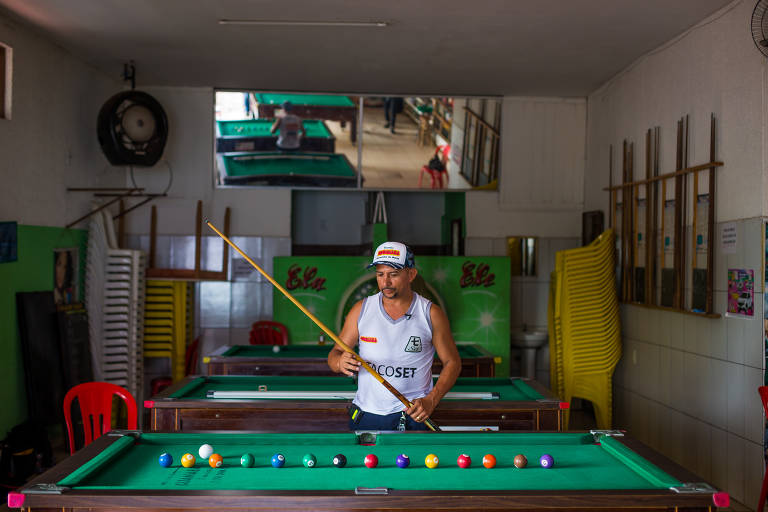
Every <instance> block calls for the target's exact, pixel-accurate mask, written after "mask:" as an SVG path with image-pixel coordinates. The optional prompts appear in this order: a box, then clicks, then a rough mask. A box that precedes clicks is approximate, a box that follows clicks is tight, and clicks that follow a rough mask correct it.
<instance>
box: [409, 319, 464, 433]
mask: <svg viewBox="0 0 768 512" xmlns="http://www.w3.org/2000/svg"><path fill="white" fill-rule="evenodd" d="M429 316H430V319H431V320H432V345H433V346H434V347H435V351H436V352H437V357H439V358H440V361H441V362H442V363H443V369H442V370H441V371H440V377H439V378H438V379H437V382H436V383H435V387H434V388H432V391H430V392H429V394H428V395H427V396H425V397H424V398H418V399H416V400H414V401H413V407H411V408H410V409H408V410H407V411H406V413H408V414H409V415H410V416H412V417H413V419H415V420H416V421H424V420H425V419H427V418H428V417H429V416H430V415H431V414H432V412H434V410H435V408H436V407H437V404H438V403H440V400H442V398H443V397H444V396H445V394H446V393H448V391H450V390H451V388H452V387H453V385H454V384H455V383H456V379H457V378H458V377H459V373H461V357H460V356H459V351H458V349H457V348H456V343H455V342H454V341H453V334H451V326H450V323H449V322H448V317H447V316H446V315H445V313H444V312H443V310H442V309H440V308H439V307H437V306H436V305H435V304H432V307H431V308H430V310H429Z"/></svg>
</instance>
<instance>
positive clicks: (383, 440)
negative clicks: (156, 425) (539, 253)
mask: <svg viewBox="0 0 768 512" xmlns="http://www.w3.org/2000/svg"><path fill="white" fill-rule="evenodd" d="M204 443H208V444H211V445H212V446H213V448H214V452H215V453H218V454H220V455H221V456H222V457H223V458H224V464H223V466H222V467H221V468H217V469H213V468H211V467H209V466H208V464H207V461H204V460H198V461H197V462H196V464H195V466H194V467H192V468H183V467H181V465H180V461H181V457H182V455H183V454H185V453H192V454H194V455H195V456H196V457H197V452H198V448H199V447H200V445H202V444H204ZM163 452H168V453H170V454H171V456H172V457H173V464H172V466H171V467H168V468H164V467H161V466H160V465H159V464H158V457H159V456H160V454H162V453H163ZM245 453H251V454H253V455H254V457H255V459H256V464H255V466H254V467H252V468H243V467H241V466H240V457H241V456H242V455H243V454H245ZM277 453H281V454H283V455H284V456H285V458H286V462H285V466H284V467H282V468H273V467H271V464H270V460H271V458H272V456H273V455H274V454H277ZM307 453H312V454H314V455H315V456H316V457H317V465H316V466H315V467H314V468H311V469H309V468H305V467H303V465H302V462H301V460H302V457H303V456H304V455H305V454H307ZM338 453H341V454H344V455H345V456H346V458H347V466H346V467H345V468H336V467H334V466H333V464H332V462H331V461H332V459H333V456H334V455H336V454H338ZM369 453H372V454H375V455H376V456H377V457H378V458H379V465H378V467H376V468H374V469H369V468H366V467H365V466H364V465H363V459H364V457H365V455H367V454H369ZM401 453H404V454H406V455H408V456H409V458H410V460H411V464H410V466H409V467H408V468H406V469H401V468H398V467H397V466H396V464H395V459H396V457H397V455H399V454H401ZM430 453H433V454H435V455H437V456H438V458H439V460H440V464H439V466H438V467H437V468H435V469H428V468H426V467H425V465H424V459H425V457H426V456H427V455H428V454H430ZM488 453H490V454H493V455H494V456H495V457H496V459H497V466H496V467H495V468H493V469H486V468H484V467H483V466H482V458H483V456H484V455H485V454H488ZM545 453H547V454H549V455H551V456H552V457H553V458H554V466H553V467H552V468H550V469H544V468H541V467H540V466H539V465H538V459H539V457H540V456H541V455H542V454H545ZM460 454H467V455H469V456H470V457H471V459H472V466H471V467H470V468H468V469H460V468H459V467H458V466H457V465H456V459H457V458H458V456H459V455H460ZM517 454H523V455H525V456H526V457H527V458H528V461H529V465H528V467H526V468H523V469H519V468H515V467H514V465H513V459H514V457H515V455H517ZM58 485H60V486H66V487H71V488H73V489H104V490H106V489H147V490H216V491H234V490H291V489H297V490H351V489H354V488H355V487H387V488H390V489H403V490H406V489H414V490H425V489H435V490H440V489H450V490H528V491H530V490H534V491H535V490H603V489H667V488H669V487H670V486H675V485H680V482H679V481H677V480H675V479H674V478H673V477H671V476H670V475H668V474H667V473H665V472H664V471H662V470H661V469H659V468H658V467H656V466H655V465H654V464H652V463H651V462H649V461H648V460H646V459H644V458H643V457H641V456H640V455H638V454H637V453H635V452H634V451H633V450H631V449H629V448H627V447H626V446H625V445H624V444H622V443H620V442H619V441H617V440H615V439H613V438H610V437H602V438H601V439H600V442H599V444H596V443H595V438H593V436H592V435H591V434H582V433H539V432H536V433H498V432H494V433H479V432H475V433H471V434H466V433H430V434H407V433H383V434H378V435H377V436H376V439H375V440H373V444H372V445H362V444H361V443H360V441H359V439H358V436H357V435H356V434H354V433H342V434H325V433H321V434H318V433H312V434H244V433H200V434H185V433H173V434H142V435H140V436H139V437H138V438H137V439H134V437H132V436H130V435H127V436H124V437H121V438H120V439H118V440H117V441H115V442H114V443H112V444H111V445H110V446H109V447H107V448H106V449H104V450H103V451H101V452H100V453H99V454H98V455H97V456H96V457H94V458H93V459H91V460H90V461H89V462H87V463H86V464H84V465H83V466H81V467H80V468H79V469H77V470H75V471H74V472H72V473H71V474H69V475H68V476H67V477H65V478H64V479H63V480H60V481H59V482H58ZM640 505H642V503H640Z"/></svg>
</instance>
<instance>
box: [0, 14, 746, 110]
mask: <svg viewBox="0 0 768 512" xmlns="http://www.w3.org/2000/svg"><path fill="white" fill-rule="evenodd" d="M730 2H731V0H674V1H670V0H621V1H617V0H479V1H478V0H475V1H468V0H439V1H437V0H407V1H406V0H378V1H371V0H132V1H126V0H0V8H5V9H7V10H8V11H11V13H12V14H11V17H14V18H16V19H19V18H20V19H22V20H23V21H24V22H25V23H29V24H31V25H34V26H36V27H38V28H39V29H40V30H41V31H42V32H44V33H47V34H48V35H49V37H50V38H51V39H52V40H54V41H56V42H57V44H59V45H61V46H62V47H64V48H66V49H67V50H69V51H70V52H71V53H72V54H74V55H76V56H78V57H79V58H81V59H82V60H84V61H86V62H88V63H90V64H91V65H93V66H95V67H97V68H98V69H100V70H102V71H103V72H104V73H106V74H109V75H112V76H116V77H119V76H120V73H121V72H122V68H123V63H124V62H127V61H128V60H131V59H133V60H134V61H135V62H136V68H137V87H142V86H149V85H167V86H213V87H222V88H236V89H237V88H253V89H261V90H284V91H322V92H348V93H355V92H357V93H372V94H375V93H390V94H409V93H410V94H419V93H420V94H440V95H475V94H476V95H528V96H529V95H535V96H553V95H554V96H585V95H587V94H588V93H590V92H592V91H594V90H595V89H596V88H597V87H599V86H600V85H601V84H602V83H604V82H605V81H606V80H608V79H609V78H611V77H612V76H613V75H615V74H616V73H617V72H618V71H620V70H621V69H623V68H624V67H626V66H627V65H629V64H630V63H632V62H633V61H634V60H635V59H637V58H638V57H640V56H641V55H643V54H644V53H645V52H647V51H649V50H652V49H654V48H656V47H658V46H659V45H661V44H663V43H664V42H666V41H669V40H670V39H672V38H673V37H675V36H676V35H678V34H680V33H681V32H683V31H684V30H685V29H687V28H689V27H691V26H693V25H695V24H696V23H697V22H699V21H701V20H703V19H704V18H706V17H707V16H709V15H710V14H712V13H713V12H715V11H717V10H718V9H720V8H722V7H724V6H725V5H727V4H729V3H730ZM220 19H261V20H292V21H329V20H334V21H338V20H352V21H360V20H364V21H384V22H387V23H388V26H386V27H384V28H375V27H347V26H345V27H338V26H336V27H325V26H323V27H307V26H303V27H285V26H282V27H276V26H242V25H240V26H238V25H220V24H219V23H218V20H220ZM748 21H749V20H744V30H745V31H748V30H749V27H748Z"/></svg>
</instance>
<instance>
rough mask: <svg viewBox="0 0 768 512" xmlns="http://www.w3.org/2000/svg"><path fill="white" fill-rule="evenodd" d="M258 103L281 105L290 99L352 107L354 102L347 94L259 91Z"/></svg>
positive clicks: (306, 103)
mask: <svg viewBox="0 0 768 512" xmlns="http://www.w3.org/2000/svg"><path fill="white" fill-rule="evenodd" d="M255 96H256V101H257V102H258V103H266V104H268V105H281V104H282V103H283V102H284V101H290V102H291V103H293V104H294V105H299V106H304V105H316V106H324V107H352V108H354V106H355V103H354V102H353V101H352V100H351V99H349V98H348V97H347V96H336V95H324V94H278V93H274V94H273V93H260V94H256V95H255Z"/></svg>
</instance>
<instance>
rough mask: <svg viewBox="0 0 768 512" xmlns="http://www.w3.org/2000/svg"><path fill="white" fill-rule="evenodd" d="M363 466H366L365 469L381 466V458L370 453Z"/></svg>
mask: <svg viewBox="0 0 768 512" xmlns="http://www.w3.org/2000/svg"><path fill="white" fill-rule="evenodd" d="M363 464H365V467H367V468H375V467H376V466H378V465H379V458H378V457H377V456H375V455H374V454H372V453H369V454H368V455H366V456H365V459H364V460H363Z"/></svg>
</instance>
